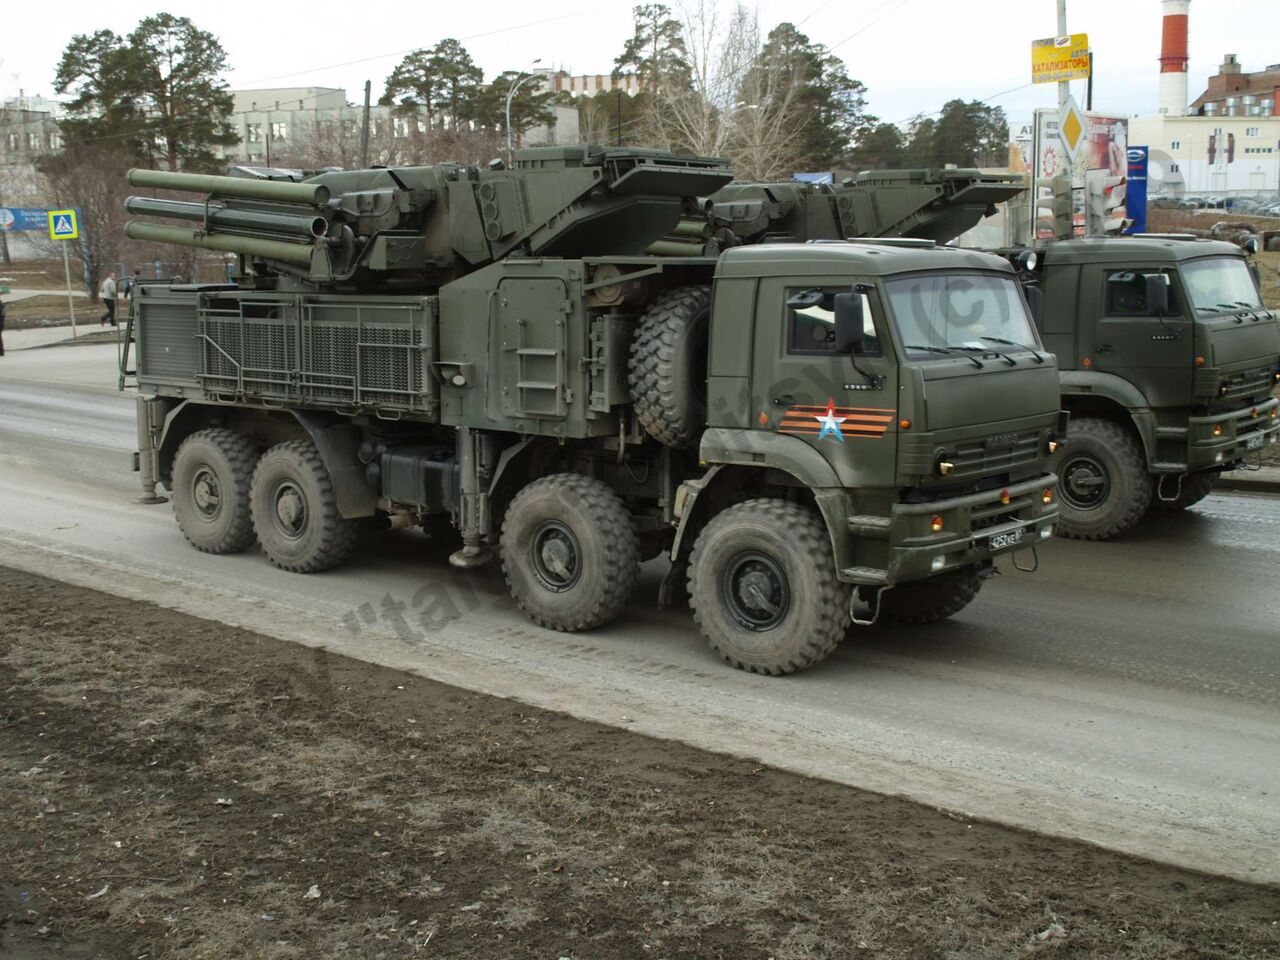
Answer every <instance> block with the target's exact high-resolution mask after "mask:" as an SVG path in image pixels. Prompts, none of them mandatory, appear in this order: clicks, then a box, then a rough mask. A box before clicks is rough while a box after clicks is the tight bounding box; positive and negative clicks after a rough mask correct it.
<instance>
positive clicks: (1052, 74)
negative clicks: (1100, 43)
mask: <svg viewBox="0 0 1280 960" xmlns="http://www.w3.org/2000/svg"><path fill="white" fill-rule="evenodd" d="M1088 77H1089V35H1088V34H1087V33H1073V34H1071V36H1069V37H1048V38H1046V39H1044V40H1033V41H1031V82H1032V83H1062V82H1063V81H1066V80H1085V79H1088Z"/></svg>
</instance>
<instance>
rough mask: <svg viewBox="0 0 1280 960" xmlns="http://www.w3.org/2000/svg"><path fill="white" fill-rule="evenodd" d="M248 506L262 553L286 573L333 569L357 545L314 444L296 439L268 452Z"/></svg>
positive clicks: (351, 523) (255, 475)
mask: <svg viewBox="0 0 1280 960" xmlns="http://www.w3.org/2000/svg"><path fill="white" fill-rule="evenodd" d="M249 502H250V506H251V508H252V511H253V527H254V529H255V530H256V531H257V533H258V542H259V543H260V544H261V545H262V552H263V553H265V554H266V555H267V559H268V560H270V561H271V562H272V563H273V564H275V565H276V566H277V567H279V568H280V569H281V570H288V571H290V572H292V573H316V572H318V571H320V570H328V569H330V568H331V567H336V566H337V565H338V564H340V563H341V562H342V561H343V560H345V559H346V557H347V554H349V553H350V552H351V548H352V547H353V546H355V542H356V533H357V529H358V526H357V524H356V522H355V521H354V520H347V519H344V518H343V516H342V514H341V513H339V512H338V501H337V497H336V495H335V494H334V490H333V481H332V480H331V479H330V477H329V471H328V469H327V468H326V467H325V465H324V460H323V459H321V457H320V452H319V451H318V450H317V449H316V447H315V444H313V443H311V442H310V441H302V440H291V441H289V442H288V443H280V444H277V445H276V446H274V447H272V448H271V449H270V450H268V451H267V452H266V453H264V454H263V455H262V459H261V460H259V461H258V466H257V468H256V469H255V470H254V471H253V485H252V490H251V492H250V497H249Z"/></svg>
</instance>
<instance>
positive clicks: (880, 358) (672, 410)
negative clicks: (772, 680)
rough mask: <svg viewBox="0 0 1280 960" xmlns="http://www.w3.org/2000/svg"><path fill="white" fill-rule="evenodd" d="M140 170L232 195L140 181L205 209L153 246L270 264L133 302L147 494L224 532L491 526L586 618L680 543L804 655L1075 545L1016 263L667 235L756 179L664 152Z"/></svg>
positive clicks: (931, 609) (150, 208) (672, 577)
mask: <svg viewBox="0 0 1280 960" xmlns="http://www.w3.org/2000/svg"><path fill="white" fill-rule="evenodd" d="M130 180H131V182H132V183H133V184H135V185H137V186H143V187H152V188H158V189H174V190H187V191H196V192H198V193H201V194H204V198H203V199H202V201H201V202H198V203H192V202H183V201H174V200H166V199H158V198H155V197H136V198H131V199H130V200H129V201H128V209H129V210H130V211H132V212H134V213H136V214H139V215H152V216H160V217H167V218H171V219H177V220H186V221H189V223H190V225H189V226H173V225H159V224H156V223H145V222H138V221H135V222H132V223H130V224H129V225H128V226H127V228H126V230H127V233H128V235H129V236H131V237H135V238H140V239H148V240H156V241H162V242H166V243H178V244H184V245H188V246H195V247H201V248H206V249H212V250H219V251H228V252H230V253H232V254H233V255H234V256H235V258H236V268H237V270H238V273H237V275H236V277H235V279H234V280H233V281H232V282H229V283H214V284H189V283H187V284H184V283H167V282H152V283H144V284H140V285H139V287H138V289H137V292H136V293H135V295H134V298H133V310H132V312H131V316H130V318H129V325H130V331H129V340H130V341H131V343H132V346H133V350H134V352H133V353H132V354H131V355H127V356H126V360H125V364H126V369H127V367H128V365H129V364H133V365H134V369H133V370H127V372H128V373H129V374H130V375H131V376H132V377H133V378H134V382H135V383H136V386H137V389H138V391H139V397H138V444H139V454H138V468H139V470H140V471H141V476H142V481H143V487H144V490H145V491H147V492H148V493H150V494H154V492H155V486H156V484H157V483H158V484H160V485H163V486H164V487H165V488H166V489H167V490H168V491H169V493H170V495H171V497H172V501H173V509H174V511H175V514H176V517H177V521H178V526H179V527H180V529H181V530H182V532H183V534H184V535H185V536H186V537H187V539H188V540H189V541H190V542H191V544H192V545H193V546H194V547H196V548H197V549H199V550H203V551H206V552H209V553H219V554H222V553H234V552H237V551H243V550H246V549H249V548H250V547H252V546H253V545H254V544H255V543H256V544H257V545H258V546H259V547H260V548H261V551H262V553H263V554H264V555H265V556H266V558H267V559H268V560H269V561H270V562H272V563H273V564H275V565H276V566H277V567H280V568H282V569H285V570H290V571H296V572H300V573H312V572H318V571H322V570H326V569H329V568H332V567H334V566H336V565H337V564H339V563H340V562H341V561H342V560H343V558H344V557H345V556H346V555H347V554H348V552H349V551H350V550H351V548H352V545H353V543H354V541H355V536H356V531H357V529H358V528H359V527H361V526H381V527H393V528H394V527H410V526H421V527H423V528H424V529H426V530H427V531H428V532H429V533H430V534H431V535H432V536H433V537H444V538H447V537H449V536H450V535H451V533H453V532H454V531H456V534H454V535H456V536H457V537H458V538H459V539H460V544H458V545H457V550H456V551H455V552H454V553H453V554H452V555H451V557H450V559H451V562H452V563H454V564H455V565H456V566H459V567H464V568H471V567H477V566H481V565H484V564H486V563H489V562H490V561H491V560H493V559H496V560H497V561H498V562H500V563H501V566H502V570H503V572H504V574H505V577H506V581H507V583H508V585H509V587H510V591H511V594H512V596H513V597H514V598H515V600H516V601H517V603H518V604H519V606H520V607H521V608H522V609H523V610H524V612H525V613H526V614H527V615H528V616H529V617H530V619H532V620H533V621H534V622H536V623H538V624H541V625H543V626H545V627H550V628H552V629H557V630H566V631H576V630H585V629H590V628H592V627H598V626H600V625H602V624H605V623H608V622H609V621H611V620H613V619H614V618H615V617H617V616H618V614H619V613H620V611H621V610H622V609H623V607H624V606H625V604H626V603H627V601H628V599H629V598H630V596H631V593H632V590H633V588H634V586H635V584H636V580H637V576H638V571H639V567H640V563H641V562H642V561H644V560H647V559H650V558H655V557H657V556H659V555H664V554H665V555H666V556H667V557H668V558H669V560H670V567H669V571H668V573H667V576H666V578H665V580H664V583H663V588H662V599H663V600H666V601H668V602H674V601H675V600H676V599H682V598H683V595H684V592H685V590H686V589H687V592H688V598H689V602H690V604H691V606H692V608H693V611H694V617H695V620H696V622H697V624H698V627H699V629H700V631H701V633H702V634H703V636H704V637H705V638H706V640H707V641H708V642H709V643H710V645H711V647H712V648H713V649H714V650H715V651H716V652H717V653H718V654H719V655H720V656H721V657H722V658H723V659H725V660H727V661H728V662H730V663H731V664H733V665H735V666H737V667H741V668H744V669H747V670H753V671H757V672H761V673H766V674H780V673H790V672H793V671H796V670H800V669H803V668H806V667H808V666H811V665H812V664H814V663H816V662H818V661H819V660H821V659H822V658H823V657H825V656H826V655H827V654H828V653H830V651H831V650H832V649H833V647H834V646H835V645H836V643H837V642H838V641H839V640H840V639H841V637H842V636H843V635H844V634H845V632H846V631H847V629H848V628H849V625H850V624H851V623H870V622H874V621H875V620H876V619H877V618H879V617H884V618H895V619H905V620H917V621H933V620H939V619H943V618H946V617H949V616H951V615H952V614H954V613H956V612H957V611H959V610H960V609H962V608H963V607H964V606H965V605H966V604H967V603H969V602H970V601H971V600H972V599H973V597H974V596H975V595H976V594H977V592H978V589H979V587H980V585H981V583H982V582H983V580H984V579H985V578H986V577H988V576H990V575H991V573H992V572H993V564H994V561H995V560H996V559H997V558H999V557H1002V556H1008V555H1010V554H1012V553H1014V552H1016V551H1019V550H1026V549H1028V548H1034V545H1035V544H1036V543H1038V542H1039V541H1041V540H1043V539H1045V538H1047V537H1049V536H1051V534H1052V532H1053V527H1054V524H1055V523H1056V521H1057V509H1058V507H1057V502H1056V496H1055V477H1054V474H1053V473H1052V471H1051V470H1049V469H1048V467H1047V461H1048V458H1049V457H1050V456H1051V455H1052V453H1053V451H1054V450H1055V449H1056V444H1057V443H1058V440H1059V438H1060V436H1061V434H1062V431H1063V430H1064V428H1065V424H1064V421H1063V419H1062V417H1061V416H1060V413H1059V409H1058V406H1059V405H1058V393H1057V371H1056V369H1055V367H1054V364H1053V361H1052V359H1051V358H1050V357H1049V356H1048V355H1047V354H1046V353H1045V351H1044V350H1043V349H1042V348H1041V346H1040V343H1039V340H1038V338H1037V335H1036V332H1035V328H1034V326H1033V323H1032V320H1031V316H1030V314H1029V312H1028V308H1027V305H1026V301H1025V298H1024V296H1023V293H1022V289H1021V287H1020V286H1019V284H1018V282H1017V277H1016V275H1015V273H1014V271H1013V269H1012V268H1011V267H1010V265H1009V264H1008V263H1007V262H1006V261H1005V260H1002V259H1000V258H998V257H994V256H991V255H988V254H983V253H972V252H966V251H961V250H955V249H946V248H939V247H936V246H935V245H934V244H932V243H929V242H920V241H905V242H900V243H891V242H885V243H879V244H868V243H846V242H838V243H821V244H796V243H787V244H754V245H743V246H740V247H735V248H733V249H730V250H727V251H725V252H724V253H723V254H722V255H705V254H704V253H702V252H701V251H700V252H699V255H697V256H680V255H670V256H663V255H659V254H658V253H656V252H655V251H654V250H653V248H654V247H655V245H658V248H659V250H660V249H661V246H660V245H661V243H662V238H663V237H665V236H668V235H669V234H671V233H672V232H673V231H676V230H679V229H681V222H682V221H687V220H688V218H689V215H690V213H691V211H692V212H696V210H697V209H699V203H698V201H697V198H698V197H704V196H707V195H709V194H711V193H714V192H715V191H716V190H717V189H719V188H721V187H722V186H724V185H725V184H727V183H728V182H729V180H730V173H729V171H728V170H727V169H726V167H725V165H724V164H723V162H721V161H716V160H707V159H698V158H687V157H677V156H674V155H671V154H665V153H658V152H653V151H641V150H624V149H601V148H598V147H574V148H569V147H558V148H539V149H531V150H525V151H522V152H520V153H518V154H517V157H516V160H515V162H514V164H513V166H512V167H511V168H510V169H507V168H505V167H504V166H503V165H502V164H501V163H495V164H492V165H490V167H489V168H488V169H480V168H477V167H473V166H465V165H457V164H444V165H437V166H426V167H395V168H387V169H375V170H364V171H347V172H335V173H326V174H322V175H319V176H315V177H313V178H310V179H305V180H302V181H300V182H281V181H278V180H270V179H245V178H237V177H210V176H198V175H189V174H182V173H166V172H156V171H135V172H133V173H132V174H131V175H130ZM685 229H688V228H687V227H686V228H685ZM646 251H649V252H646Z"/></svg>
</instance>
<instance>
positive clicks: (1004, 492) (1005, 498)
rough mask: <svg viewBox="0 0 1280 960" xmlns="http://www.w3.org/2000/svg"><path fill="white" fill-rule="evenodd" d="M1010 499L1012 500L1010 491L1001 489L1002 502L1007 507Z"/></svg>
mask: <svg viewBox="0 0 1280 960" xmlns="http://www.w3.org/2000/svg"><path fill="white" fill-rule="evenodd" d="M1009 500H1010V497H1009V491H1008V490H1001V491H1000V502H1001V503H1002V504H1003V505H1004V506H1006V507H1007V506H1008V505H1009Z"/></svg>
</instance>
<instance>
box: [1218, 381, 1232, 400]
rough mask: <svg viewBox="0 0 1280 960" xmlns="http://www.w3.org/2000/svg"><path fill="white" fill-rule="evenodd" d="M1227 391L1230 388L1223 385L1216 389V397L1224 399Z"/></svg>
mask: <svg viewBox="0 0 1280 960" xmlns="http://www.w3.org/2000/svg"><path fill="white" fill-rule="evenodd" d="M1229 389H1230V388H1229V387H1228V386H1227V385H1226V384H1225V383H1224V384H1223V385H1222V386H1220V387H1219V388H1218V395H1219V396H1222V397H1225V396H1226V395H1227V390H1229Z"/></svg>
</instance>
